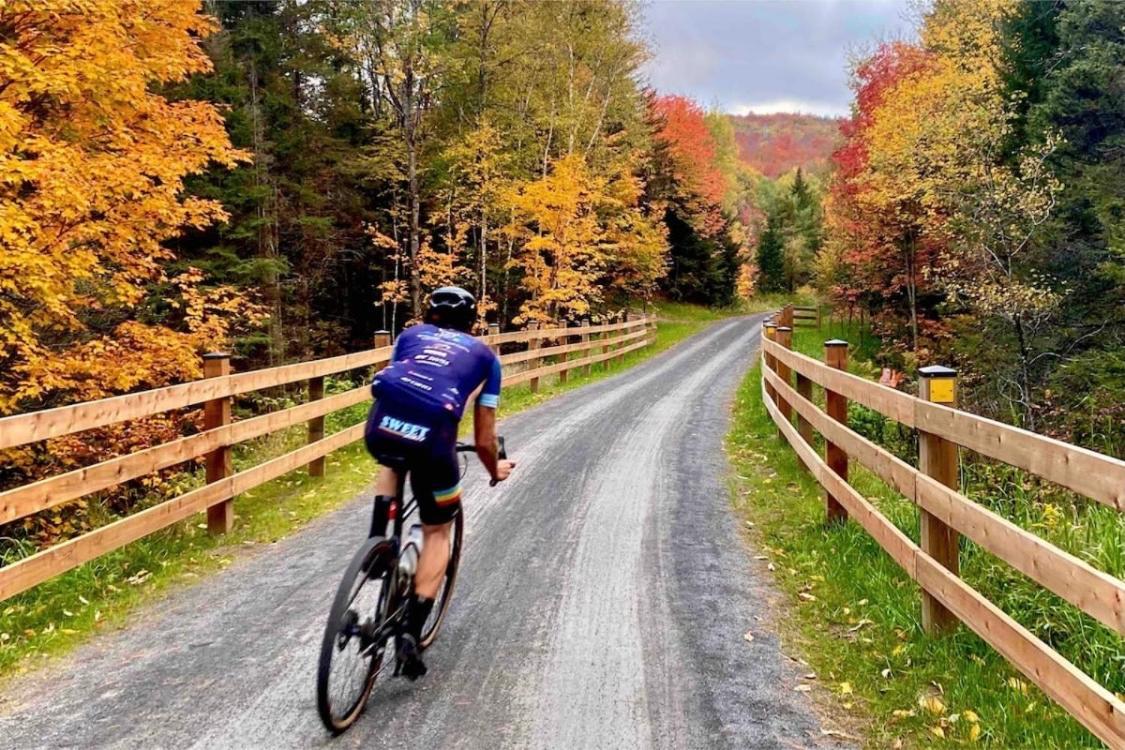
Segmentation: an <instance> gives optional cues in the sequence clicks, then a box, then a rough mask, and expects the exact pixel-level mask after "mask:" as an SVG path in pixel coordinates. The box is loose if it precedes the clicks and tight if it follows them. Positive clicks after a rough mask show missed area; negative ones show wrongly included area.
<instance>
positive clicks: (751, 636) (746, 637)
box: [742, 630, 754, 643]
mask: <svg viewBox="0 0 1125 750" xmlns="http://www.w3.org/2000/svg"><path fill="white" fill-rule="evenodd" d="M742 640H744V641H746V642H747V643H753V642H754V634H753V633H751V632H750V631H749V630H747V631H746V632H745V633H743V634H742Z"/></svg>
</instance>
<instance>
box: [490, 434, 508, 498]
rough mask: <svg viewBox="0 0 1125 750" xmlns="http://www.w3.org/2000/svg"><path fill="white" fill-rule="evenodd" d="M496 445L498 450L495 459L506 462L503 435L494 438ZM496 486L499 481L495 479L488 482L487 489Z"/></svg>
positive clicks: (506, 453)
mask: <svg viewBox="0 0 1125 750" xmlns="http://www.w3.org/2000/svg"><path fill="white" fill-rule="evenodd" d="M496 444H497V446H498V447H499V450H498V451H497V452H496V458H497V459H499V460H501V461H504V460H507V458H508V450H507V448H506V447H505V446H504V436H503V435H497V436H496ZM498 484H500V482H499V480H496V479H490V480H489V482H488V486H489V487H495V486H496V485H498Z"/></svg>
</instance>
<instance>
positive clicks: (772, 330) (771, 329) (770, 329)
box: [762, 318, 777, 403]
mask: <svg viewBox="0 0 1125 750" xmlns="http://www.w3.org/2000/svg"><path fill="white" fill-rule="evenodd" d="M762 335H763V336H765V337H766V338H767V339H768V340H770V341H777V324H776V323H774V321H773V319H772V318H771V319H770V320H767V321H766V322H765V323H763V324H762ZM765 366H766V367H768V368H770V369H771V370H776V369H777V368H776V367H775V366H774V358H773V355H771V354H768V353H767V354H766V362H765ZM766 395H767V396H769V397H770V398H771V399H773V401H774V403H777V392H776V391H775V390H774V387H773V386H772V385H770V384H769V383H766Z"/></svg>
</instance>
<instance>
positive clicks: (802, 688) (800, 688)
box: [793, 685, 812, 693]
mask: <svg viewBox="0 0 1125 750" xmlns="http://www.w3.org/2000/svg"><path fill="white" fill-rule="evenodd" d="M810 690H812V688H811V687H810V686H808V685H798V686H797V687H795V688H793V692H795V693H807V692H809V691H810Z"/></svg>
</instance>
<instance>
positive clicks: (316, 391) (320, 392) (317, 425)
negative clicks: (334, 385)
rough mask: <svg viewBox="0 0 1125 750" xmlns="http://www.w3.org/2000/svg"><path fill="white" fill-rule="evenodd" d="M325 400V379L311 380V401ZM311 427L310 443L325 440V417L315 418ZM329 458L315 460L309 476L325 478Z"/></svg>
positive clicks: (311, 463) (323, 457) (310, 423)
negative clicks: (325, 463)
mask: <svg viewBox="0 0 1125 750" xmlns="http://www.w3.org/2000/svg"><path fill="white" fill-rule="evenodd" d="M322 398H324V377H323V376H321V377H317V378H309V401H310V402H312V401H319V400H320V399H322ZM308 425H309V439H308V442H310V443H315V442H316V441H318V440H322V439H323V438H324V417H323V415H322V416H319V417H313V418H312V419H310V420H309V422H308ZM326 458H327V456H321V457H320V458H315V459H313V460H312V461H310V462H309V476H310V477H322V476H324V462H325V459H326Z"/></svg>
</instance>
